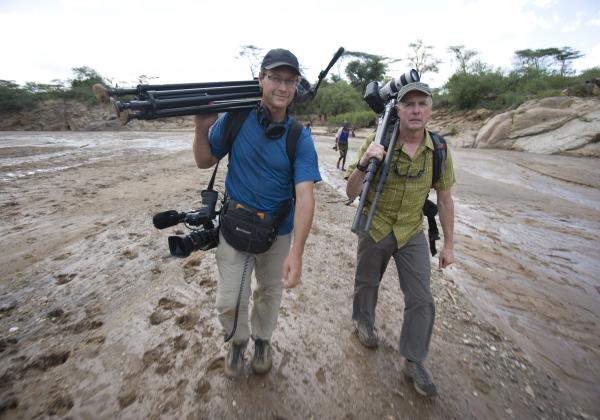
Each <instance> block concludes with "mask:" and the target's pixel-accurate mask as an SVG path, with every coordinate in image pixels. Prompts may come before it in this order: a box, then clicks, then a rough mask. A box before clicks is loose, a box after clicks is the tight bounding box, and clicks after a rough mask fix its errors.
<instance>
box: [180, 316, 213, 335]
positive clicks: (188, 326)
mask: <svg viewBox="0 0 600 420" xmlns="http://www.w3.org/2000/svg"><path fill="white" fill-rule="evenodd" d="M198 318H199V316H198V314H195V313H191V314H189V313H188V314H183V315H181V316H178V317H177V319H176V320H175V324H177V326H178V327H179V328H181V329H183V330H193V329H194V327H195V326H196V324H197V323H198ZM205 331H206V330H205ZM202 335H203V336H204V332H203V333H202ZM211 335H212V333H211Z"/></svg>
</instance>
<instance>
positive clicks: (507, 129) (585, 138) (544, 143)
mask: <svg viewBox="0 0 600 420" xmlns="http://www.w3.org/2000/svg"><path fill="white" fill-rule="evenodd" d="M599 138H600V100H598V99H597V98H572V97H562V96H561V97H552V98H544V99H537V100H532V101H528V102H526V103H524V104H522V105H521V106H520V107H518V108H517V109H515V110H512V111H508V112H505V113H502V114H498V115H496V116H494V117H492V118H490V119H489V120H488V121H487V122H486V123H485V124H484V125H483V127H481V129H480V130H479V132H478V133H477V135H476V137H475V141H474V147H478V148H501V149H513V150H522V151H527V152H533V153H544V154H554V153H565V152H569V153H570V154H578V153H577V150H578V149H581V154H582V155H585V156H590V155H591V156H600V155H597V154H596V152H597V150H598V148H596V147H588V146H587V145H589V144H592V143H595V142H598V140H599Z"/></svg>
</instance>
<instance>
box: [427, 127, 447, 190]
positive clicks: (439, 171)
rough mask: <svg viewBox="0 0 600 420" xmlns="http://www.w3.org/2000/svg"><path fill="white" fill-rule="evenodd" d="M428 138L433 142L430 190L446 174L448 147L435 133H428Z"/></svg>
mask: <svg viewBox="0 0 600 420" xmlns="http://www.w3.org/2000/svg"><path fill="white" fill-rule="evenodd" d="M429 136H430V137H431V140H432V142H433V176H432V177H431V188H433V186H434V185H435V184H436V182H438V180H439V179H440V177H442V176H443V175H444V174H445V173H446V157H447V155H448V151H447V149H448V145H447V144H446V140H444V138H443V137H442V136H440V135H439V134H438V133H436V132H435V131H429Z"/></svg>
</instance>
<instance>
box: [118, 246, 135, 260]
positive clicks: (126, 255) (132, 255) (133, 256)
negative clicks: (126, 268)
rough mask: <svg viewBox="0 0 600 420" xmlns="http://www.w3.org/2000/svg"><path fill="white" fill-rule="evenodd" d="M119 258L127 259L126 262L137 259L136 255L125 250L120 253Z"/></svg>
mask: <svg viewBox="0 0 600 420" xmlns="http://www.w3.org/2000/svg"><path fill="white" fill-rule="evenodd" d="M121 256H123V257H125V258H127V259H128V260H134V259H136V258H137V257H138V254H137V253H136V252H134V251H132V250H130V249H126V250H125V251H123V252H121Z"/></svg>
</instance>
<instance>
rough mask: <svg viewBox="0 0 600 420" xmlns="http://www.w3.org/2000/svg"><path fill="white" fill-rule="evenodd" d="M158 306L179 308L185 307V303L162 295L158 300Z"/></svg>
mask: <svg viewBox="0 0 600 420" xmlns="http://www.w3.org/2000/svg"><path fill="white" fill-rule="evenodd" d="M158 307H159V308H161V309H179V308H183V307H185V305H184V304H183V303H181V302H178V301H176V300H173V299H169V298H166V297H162V298H160V299H159V300H158Z"/></svg>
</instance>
